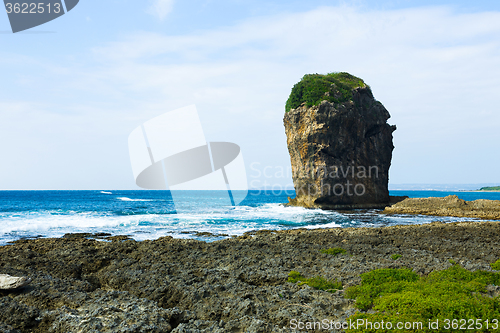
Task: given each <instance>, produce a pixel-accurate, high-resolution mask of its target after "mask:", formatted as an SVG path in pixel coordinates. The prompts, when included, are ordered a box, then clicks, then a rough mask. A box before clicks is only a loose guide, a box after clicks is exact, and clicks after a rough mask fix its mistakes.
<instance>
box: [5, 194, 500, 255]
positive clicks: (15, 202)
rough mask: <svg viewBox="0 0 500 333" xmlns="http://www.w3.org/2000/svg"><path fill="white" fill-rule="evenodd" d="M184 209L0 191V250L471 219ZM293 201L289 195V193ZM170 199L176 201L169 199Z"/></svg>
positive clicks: (206, 200) (245, 204)
mask: <svg viewBox="0 0 500 333" xmlns="http://www.w3.org/2000/svg"><path fill="white" fill-rule="evenodd" d="M390 194H391V195H394V196H403V195H406V196H409V197H411V198H425V197H444V196H447V195H457V196H458V197H459V198H461V199H464V200H468V201H469V200H476V199H491V200H500V192H461V191H419V190H411V191H405V190H393V191H390ZM182 196H183V198H182V199H183V200H185V202H188V203H189V209H187V210H183V211H182V212H177V211H176V209H175V204H174V201H173V200H172V197H171V195H170V192H169V191H147V190H131V191H113V190H109V191H103V190H95V191H0V245H6V244H9V242H12V241H15V240H19V239H28V238H47V237H62V236H64V235H65V234H68V233H93V234H95V233H107V234H110V235H127V236H129V237H130V238H133V239H135V240H138V241H141V240H147V239H150V240H153V239H158V238H160V237H164V236H172V237H174V238H191V239H198V240H202V241H207V242H212V241H215V240H219V239H224V238H228V237H232V236H239V235H242V234H244V233H245V232H249V231H255V230H262V229H268V230H285V229H294V228H307V229H315V228H346V227H356V228H357V227H384V226H392V225H409V224H423V223H430V222H433V221H441V222H457V221H474V219H471V218H457V217H435V216H411V215H390V216H389V215H383V214H380V212H381V211H380V210H351V211H324V210H320V209H305V208H300V207H285V206H283V205H282V204H283V203H285V202H287V201H288V200H287V197H288V196H290V193H289V192H288V193H285V192H281V191H280V192H279V193H277V192H274V191H264V190H253V191H249V192H248V195H247V196H246V198H245V199H244V200H243V201H242V202H241V203H240V204H239V205H237V206H220V205H215V206H214V205H212V204H211V203H213V202H217V199H218V198H219V197H220V192H218V191H185V192H183V194H182ZM292 197H293V195H292ZM176 200H177V198H176Z"/></svg>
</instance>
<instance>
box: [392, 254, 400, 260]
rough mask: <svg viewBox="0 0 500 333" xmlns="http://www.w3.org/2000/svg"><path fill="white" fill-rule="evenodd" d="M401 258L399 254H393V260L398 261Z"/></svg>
mask: <svg viewBox="0 0 500 333" xmlns="http://www.w3.org/2000/svg"><path fill="white" fill-rule="evenodd" d="M401 257H402V255H400V254H398V253H395V254H393V255H392V256H391V259H392V260H398V259H399V258H401Z"/></svg>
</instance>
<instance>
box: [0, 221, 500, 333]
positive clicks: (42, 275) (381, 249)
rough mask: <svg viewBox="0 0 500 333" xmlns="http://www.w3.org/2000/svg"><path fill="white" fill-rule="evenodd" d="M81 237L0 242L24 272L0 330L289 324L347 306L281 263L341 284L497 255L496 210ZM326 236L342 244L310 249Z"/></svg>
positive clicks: (7, 299) (1, 297)
mask: <svg viewBox="0 0 500 333" xmlns="http://www.w3.org/2000/svg"><path fill="white" fill-rule="evenodd" d="M88 237H89V236H88V235H87V236H73V237H66V238H61V239H36V240H22V241H18V242H16V243H15V244H13V245H8V246H3V247H0V269H1V270H2V272H3V273H7V274H10V275H13V276H28V277H31V278H32V280H33V281H32V283H31V284H30V285H28V286H26V287H24V288H23V289H19V290H14V291H0V331H2V332H3V331H5V332H19V333H24V332H26V333H27V332H35V333H37V332H55V333H59V332H61V333H62V332H64V333H67V332H174V333H180V332H194V333H198V332H292V329H291V325H290V321H291V320H293V319H296V320H300V321H303V322H306V321H320V320H324V319H327V320H333V321H335V320H337V321H339V320H344V319H345V318H347V317H348V316H350V315H351V314H353V313H354V312H355V311H356V310H355V308H354V301H353V300H348V299H345V298H344V297H343V291H342V290H341V291H338V292H336V293H333V294H332V293H328V292H326V291H320V290H315V289H312V288H310V287H308V286H306V285H303V286H297V285H296V284H292V283H289V282H287V276H288V273H289V272H290V271H291V270H295V271H298V272H300V273H301V274H302V275H304V276H305V277H313V276H318V275H320V276H323V277H325V278H328V279H338V280H340V281H342V283H343V285H344V286H349V285H352V284H356V283H359V281H360V278H359V274H361V273H363V272H367V271H370V270H373V269H376V268H384V267H391V268H401V267H410V268H412V269H413V270H415V271H416V272H418V273H420V274H428V273H429V272H431V271H432V270H436V269H445V268H448V267H450V266H451V263H450V262H449V259H453V260H454V261H456V262H457V263H459V264H461V265H462V266H463V267H465V268H467V269H470V270H476V269H482V270H491V267H490V266H489V263H492V262H494V261H496V260H497V259H498V258H500V224H498V223H494V222H484V223H478V222H476V223H452V224H445V223H437V222H436V223H432V224H428V225H420V226H395V227H387V228H352V229H351V228H348V229H340V228H336V229H327V230H303V229H299V230H288V231H280V232H271V231H259V232H254V233H249V234H246V235H244V236H241V237H237V238H232V239H226V240H222V241H216V242H213V243H205V242H201V241H196V240H183V239H172V238H170V237H165V238H161V239H158V240H155V241H143V242H136V241H134V240H130V239H127V237H112V238H110V239H112V240H113V241H112V242H106V241H102V240H95V239H88ZM331 247H341V248H344V249H345V250H347V254H339V255H336V256H332V255H328V254H324V253H321V252H320V250H321V249H325V248H331ZM396 253H397V254H400V255H402V257H401V258H399V259H397V260H393V259H391V256H392V255H393V254H396ZM298 331H300V330H298ZM298 331H295V332H298ZM309 332H311V331H309Z"/></svg>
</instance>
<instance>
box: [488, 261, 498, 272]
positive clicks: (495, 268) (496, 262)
mask: <svg viewBox="0 0 500 333" xmlns="http://www.w3.org/2000/svg"><path fill="white" fill-rule="evenodd" d="M490 266H491V268H493V269H494V270H496V271H500V259H498V260H497V261H495V262H494V263H492V264H490Z"/></svg>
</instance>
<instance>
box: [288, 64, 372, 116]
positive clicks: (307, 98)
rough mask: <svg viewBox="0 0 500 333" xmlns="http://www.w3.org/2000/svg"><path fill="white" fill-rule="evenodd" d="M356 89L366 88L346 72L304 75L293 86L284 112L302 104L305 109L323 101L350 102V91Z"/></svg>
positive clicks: (363, 83)
mask: <svg viewBox="0 0 500 333" xmlns="http://www.w3.org/2000/svg"><path fill="white" fill-rule="evenodd" d="M357 87H361V88H366V87H368V86H367V85H366V83H365V82H364V81H363V80H362V79H360V78H359V77H356V76H354V75H351V74H349V73H346V72H340V73H329V74H306V75H304V76H303V77H302V80H300V82H298V83H296V84H295V85H294V86H293V88H292V92H291V93H290V97H289V98H288V100H287V101H286V106H285V110H286V112H288V111H290V110H291V109H295V108H297V107H299V106H300V105H301V104H302V103H306V106H307V107H311V106H314V105H319V104H320V103H321V102H322V101H324V100H326V101H329V102H331V103H343V102H347V101H350V100H352V90H353V89H354V88H357ZM368 88H369V87H368Z"/></svg>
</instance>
